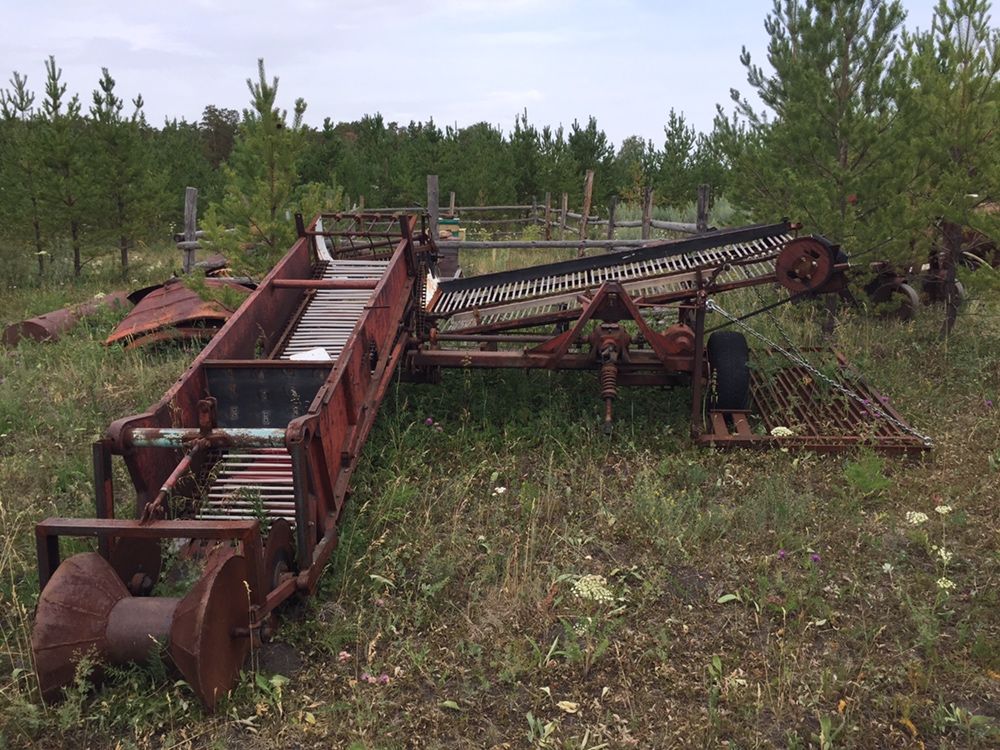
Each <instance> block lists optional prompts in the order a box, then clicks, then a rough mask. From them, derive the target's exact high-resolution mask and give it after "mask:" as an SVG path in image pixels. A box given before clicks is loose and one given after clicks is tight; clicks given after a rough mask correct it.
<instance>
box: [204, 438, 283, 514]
mask: <svg viewBox="0 0 1000 750" xmlns="http://www.w3.org/2000/svg"><path fill="white" fill-rule="evenodd" d="M213 474H214V478H213V480H212V484H211V486H210V487H209V490H208V492H207V493H206V494H205V498H204V502H203V504H202V505H201V507H200V508H199V509H198V513H197V515H195V518H198V519H213V518H215V519H219V518H222V519H226V520H236V519H254V518H260V517H261V516H262V515H264V516H267V517H268V518H271V519H275V518H284V519H285V520H286V521H288V523H289V524H291V525H292V526H293V527H294V526H295V486H294V482H293V481H292V458H291V456H290V455H289V453H288V451H287V450H285V449H284V448H261V449H256V450H245V451H234V452H231V453H228V454H227V455H226V456H225V457H224V458H223V459H222V460H220V461H219V462H218V463H217V464H216V466H215V470H214V472H213Z"/></svg>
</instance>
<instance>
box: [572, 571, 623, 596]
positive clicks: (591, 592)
mask: <svg viewBox="0 0 1000 750" xmlns="http://www.w3.org/2000/svg"><path fill="white" fill-rule="evenodd" d="M573 595H574V596H575V597H576V598H577V599H587V600H589V601H592V602H599V603H610V602H613V601H614V600H615V595H614V594H612V593H611V589H609V588H608V581H607V579H606V578H605V577H604V576H599V575H585V576H581V577H580V578H579V579H578V580H577V581H576V583H574V584H573Z"/></svg>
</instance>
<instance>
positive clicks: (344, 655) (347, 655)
mask: <svg viewBox="0 0 1000 750" xmlns="http://www.w3.org/2000/svg"><path fill="white" fill-rule="evenodd" d="M350 660H351V654H350V653H349V652H347V651H341V652H340V653H339V654H337V661H339V662H340V663H341V664H343V663H344V662H345V661H350Z"/></svg>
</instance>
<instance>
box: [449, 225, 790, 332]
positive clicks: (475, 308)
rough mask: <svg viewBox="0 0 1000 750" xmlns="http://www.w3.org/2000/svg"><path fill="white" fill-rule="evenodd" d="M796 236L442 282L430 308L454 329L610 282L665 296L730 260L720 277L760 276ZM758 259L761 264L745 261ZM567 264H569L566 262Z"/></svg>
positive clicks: (568, 303) (556, 305)
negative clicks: (498, 279) (500, 278)
mask: <svg viewBox="0 0 1000 750" xmlns="http://www.w3.org/2000/svg"><path fill="white" fill-rule="evenodd" d="M791 239H792V235H791V234H790V233H789V232H788V230H787V228H786V227H781V231H776V232H775V233H773V234H768V235H766V236H761V237H749V238H746V239H745V240H743V241H733V242H732V243H731V244H726V245H721V246H717V247H707V248H701V249H698V250H696V251H694V252H691V253H685V254H675V255H667V256H665V257H641V258H637V259H635V260H631V261H630V260H629V259H628V258H627V257H623V258H622V261H621V262H620V263H612V262H611V261H608V262H607V264H605V265H602V266H597V267H595V268H589V269H575V268H574V269H568V270H567V271H565V272H559V265H560V264H552V266H550V267H544V268H545V269H548V268H552V269H554V270H555V271H556V272H555V273H549V274H544V273H543V274H540V275H538V276H537V277H536V278H528V279H518V280H513V281H507V282H504V283H497V284H495V285H492V286H491V285H490V284H489V283H488V282H489V281H490V279H491V276H492V275H491V276H487V277H483V282H484V283H483V285H482V286H472V287H468V286H466V287H465V288H448V286H447V285H445V284H442V286H441V290H442V294H441V295H440V296H439V298H438V300H437V304H436V306H435V307H434V309H433V310H432V312H438V313H439V314H442V315H449V316H450V317H449V318H448V320H446V321H443V323H442V325H441V330H443V331H447V330H455V329H462V328H467V327H474V326H483V325H491V324H494V323H498V322H510V321H516V320H524V319H529V318H534V317H537V316H544V315H549V314H552V313H556V312H560V311H562V310H565V309H571V308H575V307H578V306H579V302H578V301H577V296H578V295H579V294H580V293H582V292H585V291H588V290H593V289H595V288H597V287H599V286H600V285H601V284H602V283H604V282H606V281H612V280H614V281H618V282H620V283H622V284H623V286H625V288H626V290H627V291H629V292H630V293H632V294H639V295H641V296H645V297H662V296H669V295H672V294H685V293H687V292H689V291H690V290H691V289H693V288H694V286H695V281H694V280H695V271H696V269H700V270H701V271H702V272H703V273H705V274H706V275H708V274H711V273H713V272H714V271H715V270H717V269H718V268H719V267H721V266H724V265H725V264H727V263H741V264H745V265H739V266H734V269H739V270H736V271H735V272H733V271H726V272H723V273H721V274H719V276H718V279H719V280H720V281H722V282H724V283H733V282H736V281H743V280H746V279H748V278H749V279H753V278H759V277H762V276H766V275H769V274H772V273H773V269H774V259H775V257H776V256H777V254H778V252H779V251H780V250H781V248H782V247H783V246H784V244H785V243H786V242H788V241H789V240H791ZM753 259H759V261H760V262H759V263H748V262H747V261H750V260H753ZM563 265H566V264H563ZM475 281H476V279H475V277H473V278H470V279H465V280H464V283H465V284H466V285H468V284H473V283H475Z"/></svg>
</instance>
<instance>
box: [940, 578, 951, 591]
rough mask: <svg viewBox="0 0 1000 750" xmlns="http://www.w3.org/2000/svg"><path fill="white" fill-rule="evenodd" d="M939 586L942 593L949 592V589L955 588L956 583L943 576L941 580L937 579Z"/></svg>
mask: <svg viewBox="0 0 1000 750" xmlns="http://www.w3.org/2000/svg"><path fill="white" fill-rule="evenodd" d="M937 586H938V588H939V589H941V590H942V591H948V590H949V589H953V588H955V582H954V581H953V580H951V579H950V578H945V577H944V576H941V577H940V578H938V579H937Z"/></svg>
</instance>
